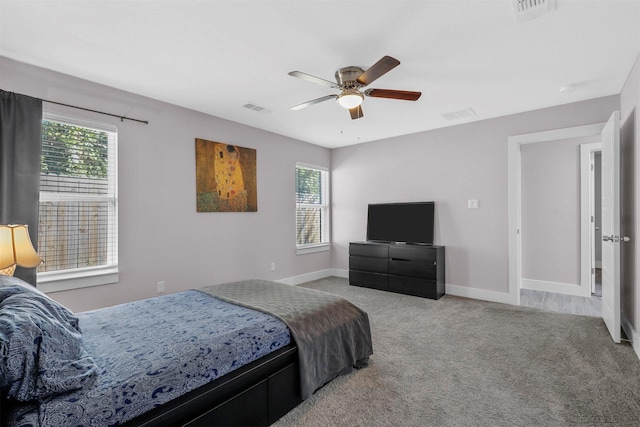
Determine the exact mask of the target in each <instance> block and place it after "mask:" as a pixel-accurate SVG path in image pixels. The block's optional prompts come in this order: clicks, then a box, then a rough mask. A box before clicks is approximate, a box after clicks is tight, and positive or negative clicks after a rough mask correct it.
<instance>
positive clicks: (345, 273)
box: [276, 268, 511, 304]
mask: <svg viewBox="0 0 640 427" xmlns="http://www.w3.org/2000/svg"><path fill="white" fill-rule="evenodd" d="M330 276H333V277H340V278H343V279H348V278H349V270H345V269H341V268H328V269H326V270H319V271H314V272H311V273H307V274H301V275H299V276H293V277H288V278H285V279H280V280H276V281H277V282H280V283H284V284H287V285H299V284H301V283H305V282H310V281H312V280H319V279H324V278H325V277H330ZM445 292H446V294H447V295H451V296H456V297H463V298H473V299H477V300H482V301H489V302H498V303H502V304H510V303H511V302H510V299H509V294H508V293H506V292H496V291H487V290H485V289H478V288H469V287H467V286H458V285H449V284H447V285H445Z"/></svg>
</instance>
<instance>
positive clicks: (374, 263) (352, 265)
mask: <svg viewBox="0 0 640 427" xmlns="http://www.w3.org/2000/svg"><path fill="white" fill-rule="evenodd" d="M349 270H361V271H368V272H371V273H385V274H386V273H388V272H389V260H388V259H386V258H370V257H366V256H353V255H352V256H350V257H349Z"/></svg>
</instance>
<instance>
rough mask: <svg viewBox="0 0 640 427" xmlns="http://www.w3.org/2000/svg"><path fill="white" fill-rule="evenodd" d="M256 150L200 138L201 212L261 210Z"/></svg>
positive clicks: (198, 178) (198, 188)
mask: <svg viewBox="0 0 640 427" xmlns="http://www.w3.org/2000/svg"><path fill="white" fill-rule="evenodd" d="M257 187H258V186H257V182H256V150H254V149H252V148H244V147H238V146H237V145H231V144H226V143H223V142H215V141H207V140H206V139H200V138H196V195H197V206H196V209H197V211H198V212H257V211H258V193H257Z"/></svg>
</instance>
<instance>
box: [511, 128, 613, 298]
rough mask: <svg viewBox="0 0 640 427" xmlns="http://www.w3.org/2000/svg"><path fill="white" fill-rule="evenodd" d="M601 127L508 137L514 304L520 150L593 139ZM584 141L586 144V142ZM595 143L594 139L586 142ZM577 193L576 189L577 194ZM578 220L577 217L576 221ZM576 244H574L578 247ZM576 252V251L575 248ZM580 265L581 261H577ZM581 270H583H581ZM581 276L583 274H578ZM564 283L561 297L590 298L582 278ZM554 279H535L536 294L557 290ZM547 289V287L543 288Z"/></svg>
mask: <svg viewBox="0 0 640 427" xmlns="http://www.w3.org/2000/svg"><path fill="white" fill-rule="evenodd" d="M602 128H603V124H593V125H586V126H578V127H574V128H566V129H558V130H552V131H545V132H537V133H533V134H525V135H516V136H512V137H509V141H508V166H509V171H508V173H509V189H508V190H509V298H510V301H511V302H512V303H513V304H515V305H520V304H521V295H520V289H521V288H522V280H523V276H522V272H523V271H522V265H523V264H522V261H523V260H522V237H523V235H522V233H521V232H522V163H521V160H522V158H521V154H522V153H521V151H522V150H521V149H522V147H524V146H526V145H528V144H536V143H549V142H553V141H558V142H562V141H567V140H569V139H575V138H596V137H598V136H599V135H600V133H601V131H602ZM585 142H586V141H585ZM588 142H594V140H591V141H588ZM577 191H578V190H576V192H577ZM575 221H577V215H576V220H575ZM577 244H578V243H576V245H577ZM575 251H576V252H579V251H580V250H579V249H577V248H576V249H575ZM580 262H581V261H580ZM580 271H582V270H581V269H580ZM580 276H582V273H580ZM573 282H574V283H573V284H570V283H565V285H566V286H564V289H563V295H566V294H569V295H571V294H572V293H573V294H574V295H578V296H585V297H587V296H590V294H591V287H590V286H588V287H583V286H582V285H583V281H582V277H581V278H580V281H579V283H575V282H576V281H575V280H573ZM559 283H560V282H554V281H553V280H537V284H536V286H538V285H539V286H540V288H539V289H537V290H539V291H543V292H547V291H557V288H558V284H559ZM545 286H549V288H546V289H545V288H544V287H545Z"/></svg>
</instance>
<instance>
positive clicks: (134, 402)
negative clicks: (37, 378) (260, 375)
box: [12, 290, 291, 427]
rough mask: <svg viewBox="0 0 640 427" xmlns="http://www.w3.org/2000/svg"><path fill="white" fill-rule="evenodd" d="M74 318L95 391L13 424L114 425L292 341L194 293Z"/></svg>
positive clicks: (274, 324)
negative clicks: (93, 367) (94, 373)
mask: <svg viewBox="0 0 640 427" xmlns="http://www.w3.org/2000/svg"><path fill="white" fill-rule="evenodd" d="M77 316H78V317H79V319H80V327H81V330H82V337H83V338H82V341H83V345H84V348H85V349H86V350H87V352H88V353H89V354H90V355H91V356H92V357H93V358H94V360H95V362H96V364H97V365H98V367H99V369H100V371H99V375H98V380H97V383H96V385H95V386H93V387H91V388H90V389H88V390H86V389H85V390H82V391H78V392H71V393H67V394H64V395H59V396H56V397H53V398H49V399H45V400H44V401H43V402H42V403H41V404H40V406H39V407H38V408H33V407H31V409H30V410H27V408H23V409H22V410H19V411H17V412H18V413H15V414H13V416H14V417H15V418H14V419H13V420H12V423H15V424H16V425H18V426H33V425H35V426H37V425H40V426H47V427H48V426H79V425H84V426H114V425H118V424H121V423H123V422H125V421H127V420H130V419H132V418H134V417H136V416H138V415H140V414H142V413H144V412H146V411H148V410H150V409H152V408H154V407H156V406H158V405H161V404H163V403H165V402H167V401H169V400H171V399H174V398H176V397H178V396H181V395H183V394H185V393H186V392H188V391H190V390H193V389H195V388H197V387H199V386H201V385H204V384H206V383H208V382H210V381H212V380H214V379H216V378H218V377H220V376H222V375H224V374H226V373H228V372H231V371H233V370H235V369H237V368H239V367H241V366H243V365H245V364H248V363H250V362H252V361H254V360H256V359H258V358H260V357H262V356H264V355H266V354H268V353H270V352H272V351H275V350H277V349H279V348H281V347H284V346H285V345H287V344H289V342H290V341H291V337H290V332H289V329H288V328H287V327H286V326H285V324H284V323H283V322H281V321H280V320H278V319H276V318H275V317H273V316H270V315H268V314H265V313H262V312H259V311H255V310H251V309H247V308H244V307H240V306H237V305H233V304H229V303H226V302H223V301H220V300H218V299H216V298H213V297H211V296H209V295H206V294H204V293H202V292H199V291H195V290H191V291H184V292H179V293H175V294H169V295H165V296H161V297H156V298H151V299H146V300H141V301H135V302H132V303H127V304H123V305H119V306H115V307H109V308H105V309H99V310H94V311H88V312H84V313H79V314H78V315H77ZM23 411H25V412H23ZM20 412H22V413H20Z"/></svg>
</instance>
